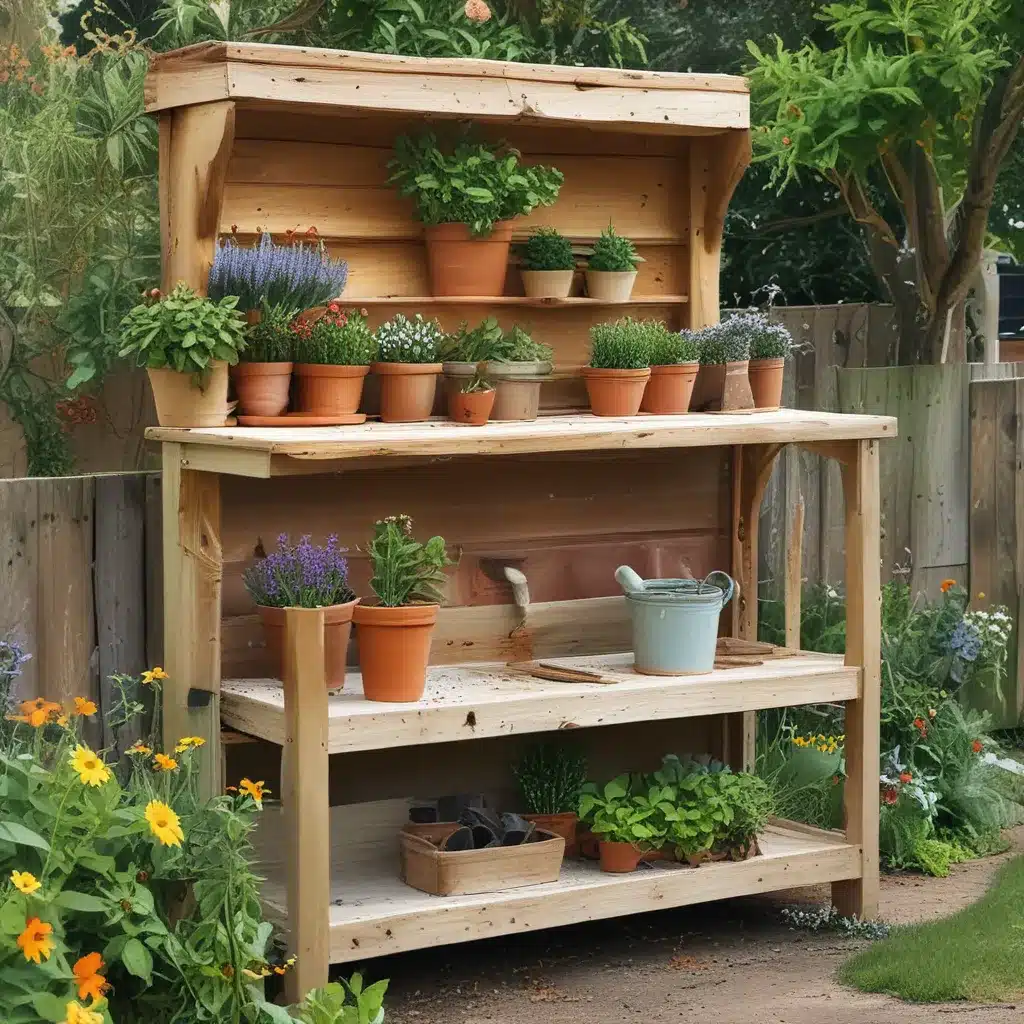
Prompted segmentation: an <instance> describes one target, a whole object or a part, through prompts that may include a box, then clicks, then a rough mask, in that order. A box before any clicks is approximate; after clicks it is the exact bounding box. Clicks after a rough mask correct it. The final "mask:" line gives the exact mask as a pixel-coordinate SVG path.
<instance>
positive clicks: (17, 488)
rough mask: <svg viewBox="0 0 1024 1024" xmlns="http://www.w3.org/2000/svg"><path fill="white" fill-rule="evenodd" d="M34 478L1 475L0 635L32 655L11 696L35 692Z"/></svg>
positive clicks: (36, 537) (36, 489)
mask: <svg viewBox="0 0 1024 1024" xmlns="http://www.w3.org/2000/svg"><path fill="white" fill-rule="evenodd" d="M38 558H39V481H38V480H31V479H29V480H0V573H2V574H3V580H4V584H3V586H2V587H0V637H7V636H8V635H10V636H11V637H13V638H14V639H16V640H17V641H18V642H19V643H20V644H21V645H22V646H23V647H24V649H25V650H26V651H27V652H28V653H29V654H31V655H32V660H31V661H29V662H27V663H26V664H25V666H24V668H23V669H22V673H21V676H20V678H19V679H18V681H17V682H16V684H15V688H14V696H15V697H16V698H17V699H19V700H28V699H29V698H31V697H37V696H40V681H39V680H40V675H39V672H40V668H39V666H40V660H39V606H38V600H39V583H38V580H39V563H38Z"/></svg>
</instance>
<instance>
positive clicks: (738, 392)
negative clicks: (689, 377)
mask: <svg viewBox="0 0 1024 1024" xmlns="http://www.w3.org/2000/svg"><path fill="white" fill-rule="evenodd" d="M733 321H734V318H732V317H730V318H729V319H727V320H723V321H722V322H721V323H718V324H712V325H711V326H709V327H704V328H701V329H700V330H699V331H697V332H696V338H697V342H698V346H699V349H700V373H699V374H698V377H697V385H696V388H695V393H694V397H693V399H692V400H691V405H692V407H693V408H694V409H695V410H697V411H711V412H717V411H722V412H731V411H734V410H737V409H752V408H753V407H754V397H753V395H752V394H751V392H750V379H749V377H748V375H747V369H748V365H749V360H750V341H749V339H748V338H747V335H746V331H745V329H744V327H743V326H742V325H741V324H736V323H734V322H733Z"/></svg>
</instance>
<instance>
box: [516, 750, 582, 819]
mask: <svg viewBox="0 0 1024 1024" xmlns="http://www.w3.org/2000/svg"><path fill="white" fill-rule="evenodd" d="M512 772H513V774H514V775H515V777H516V782H518V783H519V790H520V792H521V793H522V795H523V800H524V802H525V804H526V809H527V810H528V811H529V812H530V813H531V814H566V813H568V812H570V811H576V810H577V809H578V808H579V804H580V796H581V795H582V793H583V786H584V784H585V783H586V781H587V760H586V758H585V757H583V756H582V755H581V754H578V753H576V752H575V751H573V750H570V749H568V748H567V747H564V746H560V745H555V744H545V743H541V744H538V745H537V746H535V747H533V748H531V749H530V750H528V751H527V752H526V753H525V754H524V755H523V757H522V758H521V760H520V761H519V762H518V764H516V765H514V766H513V768H512Z"/></svg>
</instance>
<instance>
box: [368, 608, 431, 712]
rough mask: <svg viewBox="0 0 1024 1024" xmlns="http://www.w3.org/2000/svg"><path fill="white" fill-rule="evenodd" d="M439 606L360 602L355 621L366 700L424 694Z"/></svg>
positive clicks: (393, 699)
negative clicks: (380, 604) (394, 606)
mask: <svg viewBox="0 0 1024 1024" xmlns="http://www.w3.org/2000/svg"><path fill="white" fill-rule="evenodd" d="M439 608H440V605H436V604H412V605H406V606H405V607H403V608H381V607H380V606H378V605H365V604H361V605H359V606H358V607H357V608H356V610H355V614H354V615H353V621H354V622H355V624H356V640H357V641H358V643H359V664H360V666H361V668H362V670H363V694H364V695H365V697H366V699H367V700H378V701H390V702H399V703H401V702H406V701H416V700H419V699H420V698H421V697H422V696H423V688H424V687H425V686H426V682H427V662H428V661H429V659H430V637H431V634H432V633H433V631H434V623H435V622H436V621H437V613H438V610H439Z"/></svg>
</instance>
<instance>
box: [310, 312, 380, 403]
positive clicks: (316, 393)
mask: <svg viewBox="0 0 1024 1024" xmlns="http://www.w3.org/2000/svg"><path fill="white" fill-rule="evenodd" d="M293 330H294V332H295V358H296V364H295V376H296V379H297V381H298V389H297V400H298V407H299V410H300V411H301V412H304V413H307V414H309V415H311V416H337V417H341V416H351V415H352V414H353V413H355V412H357V411H358V409H359V402H360V400H361V399H362V396H363V383H364V382H365V380H366V375H367V373H369V371H370V363H371V362H372V361H373V360H374V358H375V357H376V355H377V342H376V340H375V339H374V336H373V333H372V332H371V330H370V328H369V327H368V326H367V324H366V316H365V311H364V312H360V311H357V310H354V309H349V310H344V309H342V308H341V307H340V306H339V305H338V303H336V302H332V303H330V304H329V305H328V306H327V309H325V310H324V312H323V315H322V316H320V317H318V318H317V319H316V320H309V319H306V318H304V317H303V318H299V319H298V320H296V321H295V323H294V325H293Z"/></svg>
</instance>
